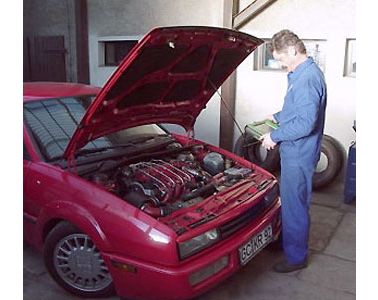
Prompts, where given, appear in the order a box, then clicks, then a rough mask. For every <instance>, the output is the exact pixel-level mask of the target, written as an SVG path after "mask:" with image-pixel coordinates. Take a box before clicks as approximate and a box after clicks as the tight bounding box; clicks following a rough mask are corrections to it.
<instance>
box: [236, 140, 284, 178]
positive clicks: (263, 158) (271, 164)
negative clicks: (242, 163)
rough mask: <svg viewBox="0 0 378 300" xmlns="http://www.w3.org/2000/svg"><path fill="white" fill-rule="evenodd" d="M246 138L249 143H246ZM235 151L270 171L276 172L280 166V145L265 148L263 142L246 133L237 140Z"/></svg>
mask: <svg viewBox="0 0 378 300" xmlns="http://www.w3.org/2000/svg"><path fill="white" fill-rule="evenodd" d="M246 139H248V143H249V145H246ZM234 153H235V154H236V155H239V156H242V157H244V158H245V159H247V160H249V161H250V162H253V163H254V164H256V165H258V166H260V167H262V168H263V169H265V170H268V171H269V172H274V171H276V170H277V169H278V167H279V162H280V153H279V146H278V145H277V146H276V147H275V148H274V149H272V150H269V151H268V150H265V149H264V148H263V147H262V145H261V143H259V142H257V140H256V139H253V138H252V137H250V136H248V137H247V136H245V134H244V135H241V136H240V137H239V138H238V139H237V140H236V143H235V147H234Z"/></svg>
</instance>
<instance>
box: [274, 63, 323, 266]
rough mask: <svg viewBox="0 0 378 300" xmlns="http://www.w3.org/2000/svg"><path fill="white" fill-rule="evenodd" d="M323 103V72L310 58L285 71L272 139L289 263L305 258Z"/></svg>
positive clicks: (283, 233)
mask: <svg viewBox="0 0 378 300" xmlns="http://www.w3.org/2000/svg"><path fill="white" fill-rule="evenodd" d="M326 102H327V92H326V85H325V82H324V75H323V73H322V71H321V70H320V69H319V67H318V66H317V64H316V63H315V62H314V60H313V59H312V58H311V57H309V58H308V59H307V60H306V61H304V62H303V63H301V64H300V65H299V66H298V67H297V68H296V69H295V70H294V72H290V73H288V88H287V92H286V96H285V101H284V105H283V108H282V110H281V111H280V112H278V113H276V114H274V115H273V116H274V118H275V119H276V121H277V122H278V123H279V125H280V126H279V128H278V129H277V130H274V131H273V132H272V133H271V139H272V140H273V141H274V142H276V143H280V156H281V183H280V195H281V211H282V239H283V240H282V241H283V249H284V253H285V256H286V260H287V261H288V262H289V263H291V264H298V263H302V262H304V261H305V260H306V259H307V252H308V237H309V230H310V215H309V206H310V199H311V190H312V176H313V174H314V171H315V168H316V165H317V163H318V161H319V158H320V149H321V142H322V136H323V129H324V119H325V108H326Z"/></svg>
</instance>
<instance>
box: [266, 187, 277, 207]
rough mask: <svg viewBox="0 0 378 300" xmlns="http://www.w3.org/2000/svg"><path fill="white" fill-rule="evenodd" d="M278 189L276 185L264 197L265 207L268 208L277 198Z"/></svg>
mask: <svg viewBox="0 0 378 300" xmlns="http://www.w3.org/2000/svg"><path fill="white" fill-rule="evenodd" d="M279 193H280V191H279V187H278V184H276V185H275V186H274V187H273V188H272V189H271V190H270V191H269V192H268V193H267V194H266V195H265V196H264V202H265V205H266V206H265V207H267V206H269V205H270V204H271V203H272V202H273V201H274V200H275V199H276V198H277V197H278V196H279Z"/></svg>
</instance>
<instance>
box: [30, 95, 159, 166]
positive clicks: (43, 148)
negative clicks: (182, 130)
mask: <svg viewBox="0 0 378 300" xmlns="http://www.w3.org/2000/svg"><path fill="white" fill-rule="evenodd" d="M93 99H94V96H80V97H68V98H59V99H43V100H38V101H30V102H26V103H24V122H25V123H26V125H27V126H28V128H29V130H30V131H31V133H32V135H33V137H34V139H35V141H36V143H37V146H38V148H39V150H40V152H41V153H42V154H43V156H44V157H45V159H46V160H47V161H52V160H54V159H56V158H59V157H61V156H62V155H63V153H64V151H65V149H66V147H67V145H68V143H69V141H70V139H71V138H72V136H73V134H74V132H75V130H76V127H77V125H78V124H79V122H80V120H81V119H82V117H83V116H84V114H85V112H86V110H87V108H88V107H89V105H90V104H91V102H92V101H93ZM165 133H166V132H165V131H163V130H162V129H161V128H160V127H158V126H157V125H155V124H153V125H143V126H138V127H134V128H129V129H125V130H120V131H118V132H115V133H112V134H109V135H106V136H104V137H100V138H98V139H95V140H93V141H91V142H89V143H88V144H87V145H86V146H85V147H84V148H83V149H97V148H103V147H110V146H115V145H118V144H123V143H127V140H128V139H130V138H132V137H134V136H137V135H145V134H165Z"/></svg>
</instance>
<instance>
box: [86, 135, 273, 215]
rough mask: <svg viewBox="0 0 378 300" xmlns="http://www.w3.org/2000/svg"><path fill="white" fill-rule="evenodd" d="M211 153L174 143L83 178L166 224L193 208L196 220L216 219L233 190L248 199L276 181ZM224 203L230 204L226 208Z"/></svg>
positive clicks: (202, 146) (200, 147)
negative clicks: (164, 220) (162, 220)
mask: <svg viewBox="0 0 378 300" xmlns="http://www.w3.org/2000/svg"><path fill="white" fill-rule="evenodd" d="M212 148H213V149H212ZM215 149H216V148H215V147H212V146H208V145H205V144H197V143H195V144H192V145H186V146H184V145H182V144H181V143H179V142H177V141H176V142H172V143H169V144H168V145H167V146H164V147H162V148H160V149H157V150H156V149H154V151H151V152H149V151H146V152H143V153H138V154H137V155H135V156H132V157H128V158H127V159H126V160H123V161H121V162H119V161H118V162H117V163H114V164H115V165H116V167H111V168H108V167H105V165H106V164H104V163H103V164H102V167H101V168H99V169H98V170H96V172H90V173H89V174H86V175H85V176H82V177H84V178H86V179H87V180H90V181H91V182H93V183H94V184H96V185H98V186H99V187H101V188H103V189H106V190H107V191H109V192H111V193H113V194H116V195H117V196H118V197H119V198H121V199H123V200H124V201H126V202H128V203H130V204H131V205H133V206H135V207H137V208H138V209H140V210H142V211H144V212H145V213H147V214H149V215H150V216H152V217H154V218H158V219H166V221H167V220H169V219H170V220H172V218H174V217H176V216H177V215H178V213H179V212H180V211H184V210H185V209H188V208H190V207H195V208H196V212H197V213H198V212H201V211H202V212H205V211H206V213H204V214H203V213H199V214H198V219H203V218H204V217H205V218H206V217H208V216H216V215H217V214H218V213H219V212H220V211H221V210H222V209H224V208H225V206H227V205H230V204H235V195H236V194H235V191H236V189H235V188H238V190H239V194H240V195H241V194H242V193H244V194H246V195H248V197H251V195H253V194H256V193H258V192H259V191H261V190H262V189H263V188H264V187H265V186H267V185H268V184H269V183H270V182H272V181H273V180H274V178H273V177H271V176H269V175H267V174H265V173H263V172H261V171H259V170H257V169H256V168H255V167H254V165H253V164H252V163H250V165H248V166H245V165H243V164H242V163H240V162H239V161H235V160H232V159H231V158H229V157H227V156H226V155H224V154H221V153H218V152H216V151H215ZM227 193H233V196H232V197H231V196H230V195H231V194H230V195H228V194H227ZM222 195H223V196H222ZM218 196H219V197H218ZM228 198H230V199H231V198H232V199H233V200H232V201H228V202H229V203H228V204H227V203H226V202H227V200H225V199H228ZM244 198H245V197H244ZM217 199H218V200H217ZM219 199H221V200H219ZM240 201H241V198H240V197H239V199H238V202H240ZM220 202H222V203H220ZM199 205H201V206H202V208H201V207H199ZM205 205H206V206H207V208H204V206H205ZM167 218H168V219H167ZM189 219H190V218H188V217H187V218H184V220H189ZM192 221H193V222H194V221H195V220H194V219H193V220H192ZM167 222H168V221H167Z"/></svg>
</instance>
